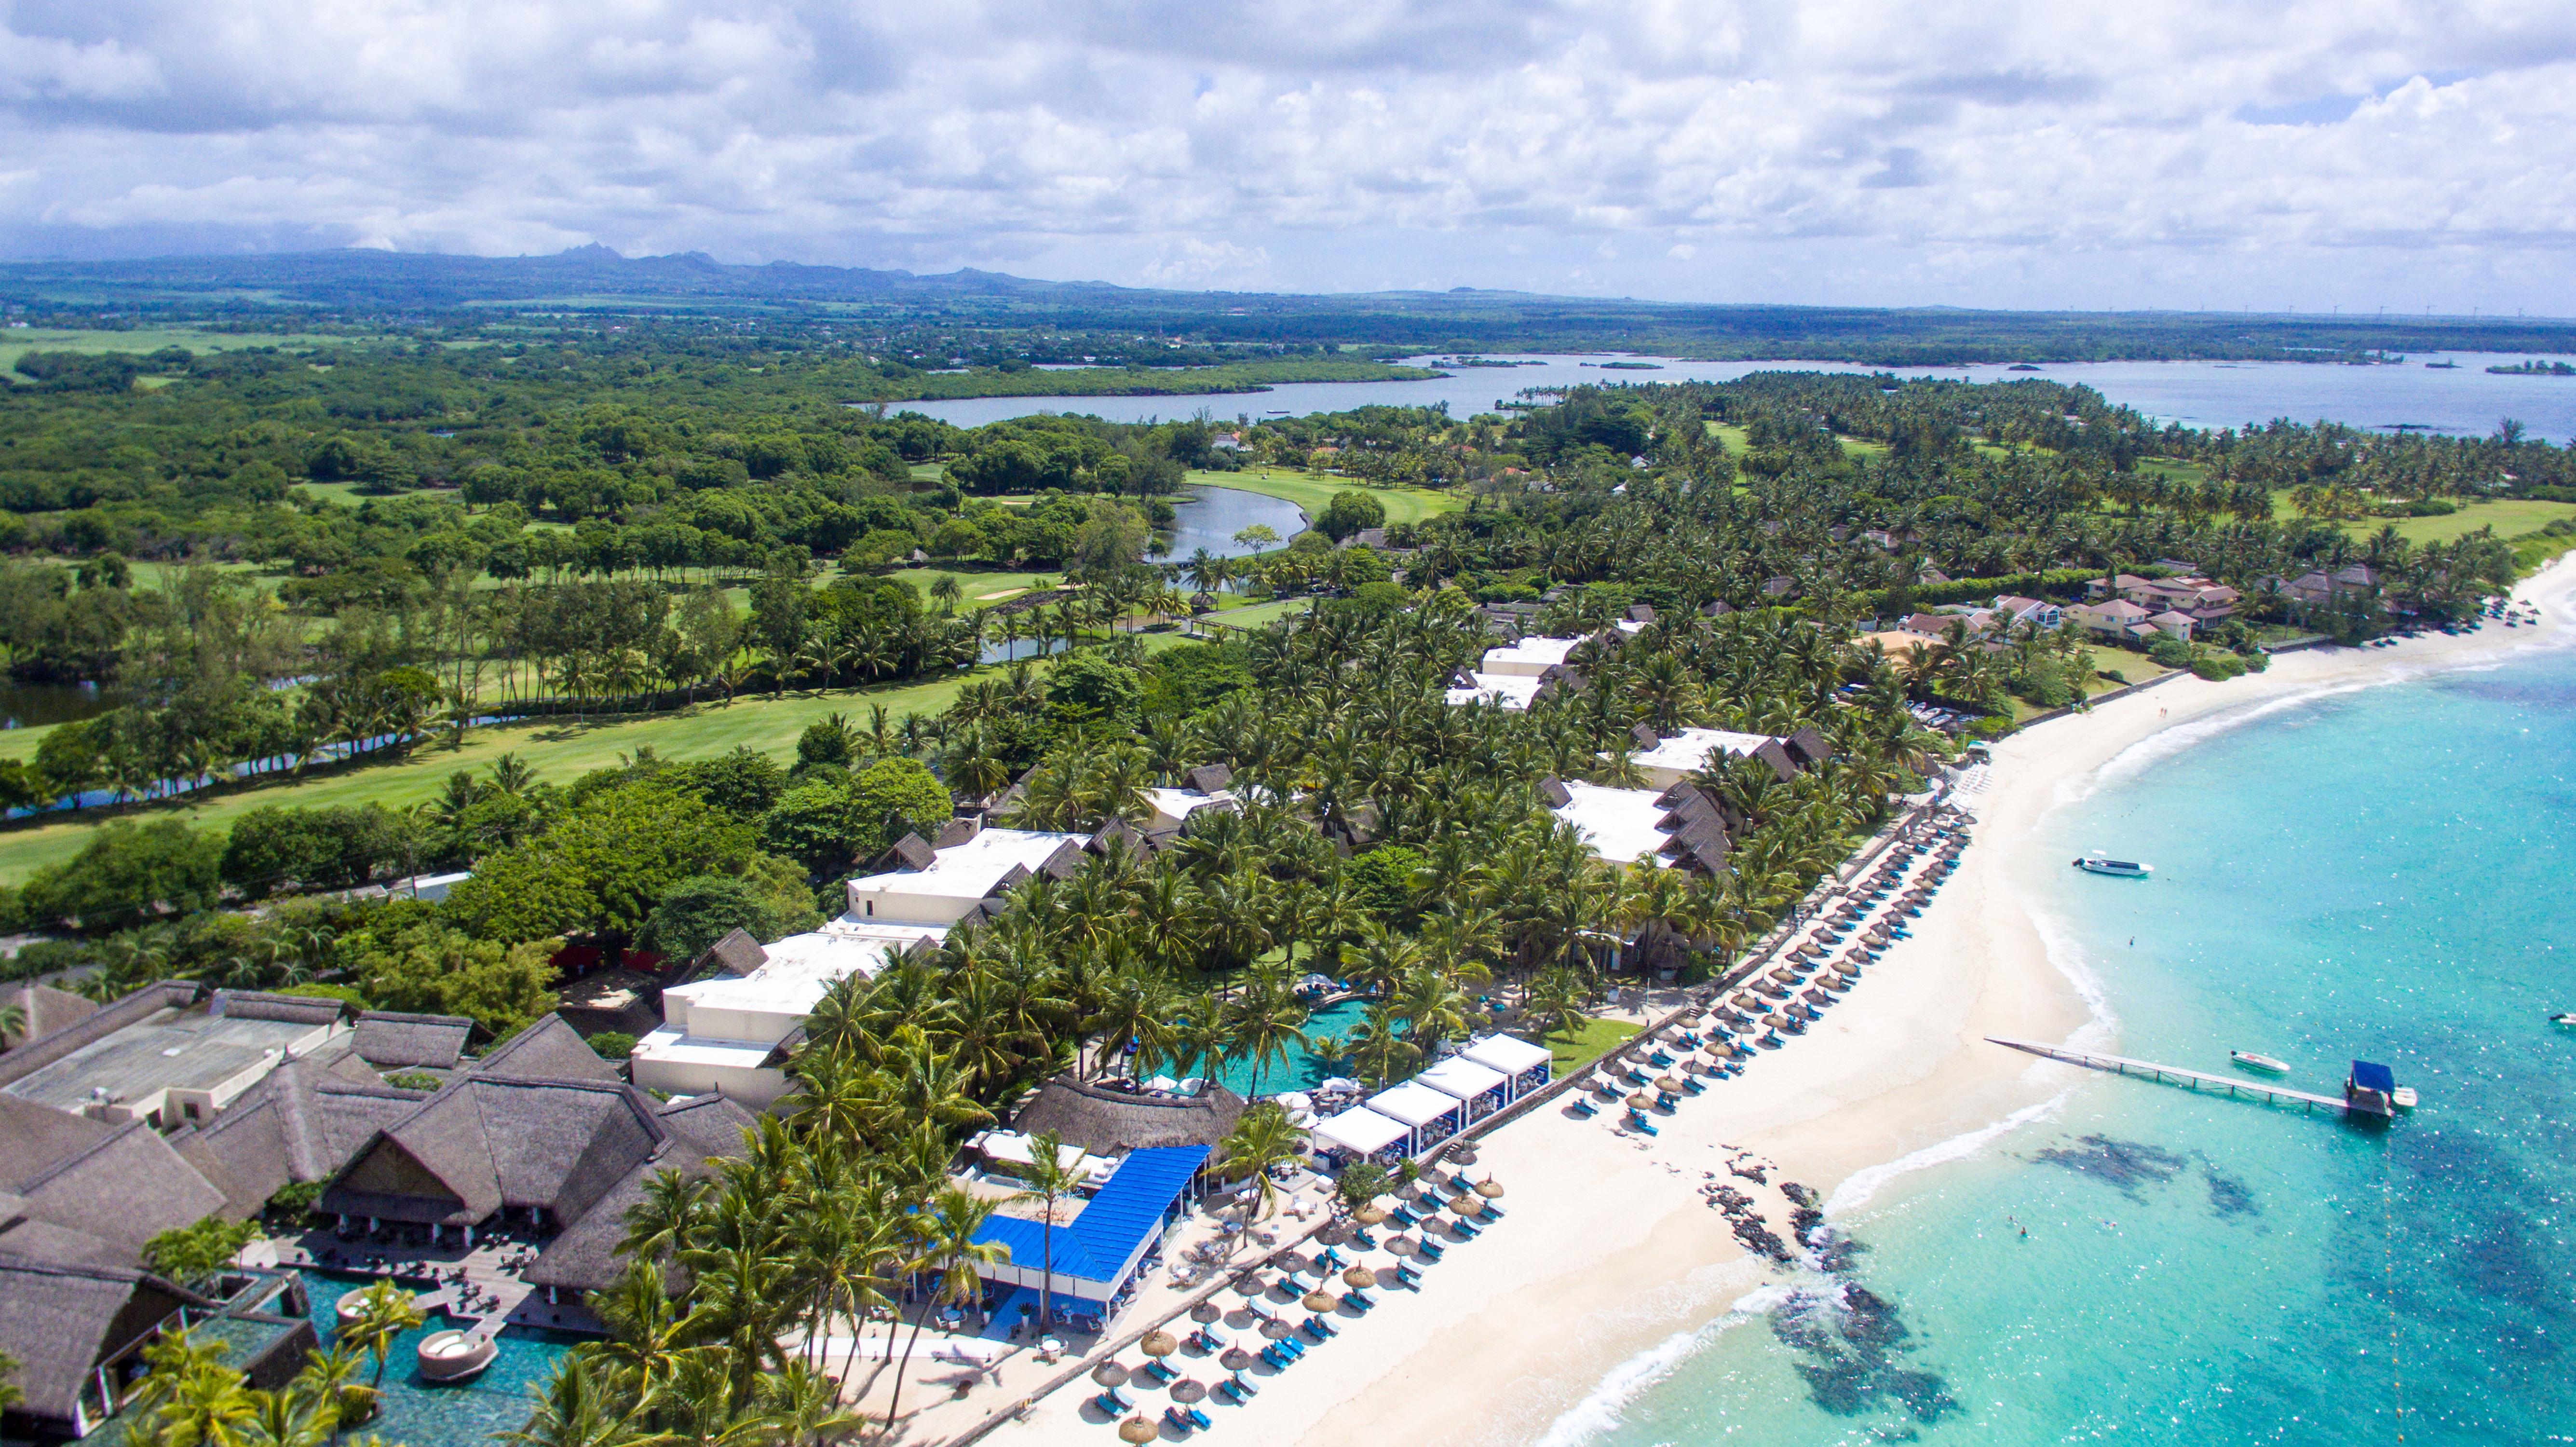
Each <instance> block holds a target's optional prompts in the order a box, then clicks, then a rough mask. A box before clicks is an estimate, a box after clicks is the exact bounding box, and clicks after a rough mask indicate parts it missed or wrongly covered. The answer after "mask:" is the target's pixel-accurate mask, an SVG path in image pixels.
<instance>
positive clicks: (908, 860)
mask: <svg viewBox="0 0 2576 1447" xmlns="http://www.w3.org/2000/svg"><path fill="white" fill-rule="evenodd" d="M890 852H891V853H892V854H893V855H894V857H895V858H897V859H899V860H901V861H903V867H904V868H906V869H928V868H929V867H930V864H931V861H932V860H935V859H937V858H938V857H939V851H938V850H936V849H933V848H931V847H930V841H929V840H927V839H924V838H922V837H921V836H920V835H918V834H906V835H904V836H903V837H902V838H901V839H898V840H896V841H895V842H894V848H893V849H892V850H891V851H890Z"/></svg>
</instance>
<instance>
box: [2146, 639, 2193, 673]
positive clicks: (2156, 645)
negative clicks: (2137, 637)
mask: <svg viewBox="0 0 2576 1447" xmlns="http://www.w3.org/2000/svg"><path fill="white" fill-rule="evenodd" d="M2147 657H2149V658H2151V659H2154V660H2155V662H2156V664H2157V665H2158V666H2159V667H2163V668H2189V667H2191V645H2190V644H2188V643H2185V642H2183V641H2182V640H2181V639H2179V638H2159V639H2157V640H2156V641H2155V642H2153V643H2150V644H2148V645H2147Z"/></svg>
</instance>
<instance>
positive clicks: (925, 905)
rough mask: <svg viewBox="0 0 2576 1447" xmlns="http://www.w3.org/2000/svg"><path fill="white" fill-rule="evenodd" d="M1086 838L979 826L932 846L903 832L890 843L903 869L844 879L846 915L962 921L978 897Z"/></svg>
mask: <svg viewBox="0 0 2576 1447" xmlns="http://www.w3.org/2000/svg"><path fill="white" fill-rule="evenodd" d="M1088 837H1089V836H1087V835H1082V834H1046V833H1039V832H1036V831H1034V830H1028V829H979V830H977V831H975V833H974V834H973V836H972V837H970V838H967V839H965V840H963V841H962V842H960V843H957V844H952V845H950V846H948V847H946V848H943V849H937V850H934V849H932V848H931V847H930V846H929V845H927V844H924V843H922V842H921V840H920V839H919V838H917V837H913V836H906V839H905V842H904V843H901V844H897V845H896V846H895V849H896V852H897V853H898V854H901V855H902V856H903V858H904V861H905V864H906V867H905V868H902V869H897V870H892V871H889V872H887V873H884V874H871V875H867V876H865V877H864V878H860V879H853V880H851V881H850V913H849V914H848V915H847V916H846V918H849V919H852V920H856V921H878V922H884V923H891V924H923V925H938V926H941V927H943V928H944V927H946V926H948V925H952V924H955V923H957V922H958V921H959V920H961V919H964V918H965V917H966V912H967V911H968V910H971V909H973V908H974V907H975V905H976V903H977V902H978V901H980V900H982V899H984V898H985V897H986V896H988V895H991V894H993V893H995V892H996V891H999V890H1002V889H1007V888H1009V887H1010V886H1011V885H1014V884H1017V883H1019V882H1020V881H1021V880H1023V879H1026V878H1028V877H1029V876H1030V875H1032V874H1035V873H1037V872H1038V871H1039V870H1040V869H1043V868H1045V867H1047V866H1048V865H1049V864H1051V863H1053V862H1054V861H1055V860H1056V858H1057V856H1059V855H1062V856H1065V857H1067V858H1068V859H1070V858H1072V857H1076V856H1079V855H1080V854H1081V853H1082V846H1083V844H1084V842H1085V841H1086V840H1087V839H1088ZM907 846H909V847H907Z"/></svg>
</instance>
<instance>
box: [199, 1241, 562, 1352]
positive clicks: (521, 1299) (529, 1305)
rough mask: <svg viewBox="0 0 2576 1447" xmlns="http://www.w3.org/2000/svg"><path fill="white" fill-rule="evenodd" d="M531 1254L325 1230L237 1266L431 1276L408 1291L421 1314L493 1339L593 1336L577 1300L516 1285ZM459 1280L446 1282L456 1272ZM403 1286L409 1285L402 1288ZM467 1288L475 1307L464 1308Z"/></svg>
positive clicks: (504, 1247) (265, 1244)
mask: <svg viewBox="0 0 2576 1447" xmlns="http://www.w3.org/2000/svg"><path fill="white" fill-rule="evenodd" d="M535 1256H536V1248H535V1247H533V1246H530V1245H528V1244H527V1243H526V1242H523V1241H513V1240H508V1239H503V1240H498V1241H489V1242H485V1243H481V1244H478V1245H476V1246H475V1247H474V1249H472V1250H470V1251H468V1250H466V1249H464V1248H463V1247H461V1246H453V1245H451V1246H403V1245H384V1244H379V1243H376V1242H371V1241H365V1240H360V1241H342V1240H340V1239H338V1238H337V1237H336V1236H335V1235H333V1233H332V1232H331V1231H330V1230H329V1229H327V1228H317V1229H315V1230H311V1231H307V1232H304V1233H302V1234H301V1235H296V1236H272V1237H269V1238H268V1239H266V1240H264V1241H259V1242H255V1243H253V1244H252V1246H251V1247H250V1249H249V1250H248V1251H246V1252H244V1253H243V1255H242V1262H243V1264H245V1265H249V1266H281V1267H299V1268H309V1269H311V1270H315V1271H327V1272H332V1273H335V1274H338V1275H346V1276H364V1277H375V1278H378V1279H385V1280H391V1279H393V1278H395V1277H397V1276H401V1277H411V1276H416V1275H421V1274H431V1275H435V1276H436V1277H437V1278H438V1285H437V1286H436V1287H435V1288H433V1289H431V1290H427V1291H422V1290H418V1289H416V1288H415V1289H414V1290H413V1292H412V1300H413V1302H414V1303H415V1304H416V1305H418V1306H419V1307H420V1309H421V1311H422V1312H423V1313H424V1314H426V1313H429V1312H433V1311H444V1312H446V1313H447V1315H448V1316H449V1317H450V1318H452V1319H454V1320H455V1321H457V1322H458V1323H460V1324H461V1325H463V1326H464V1327H465V1328H466V1329H468V1330H472V1331H480V1332H486V1333H488V1332H494V1331H498V1330H500V1329H501V1328H502V1327H504V1326H531V1327H545V1328H547V1329H549V1330H553V1331H576V1332H594V1333H596V1332H599V1331H601V1330H602V1328H601V1326H600V1324H599V1322H598V1321H597V1319H595V1318H594V1317H592V1316H591V1314H590V1312H589V1311H588V1310H587V1309H586V1308H584V1307H583V1306H582V1304H581V1303H580V1302H579V1301H576V1300H565V1301H562V1302H552V1303H550V1302H548V1301H547V1300H546V1295H545V1292H544V1291H543V1290H542V1289H540V1288H538V1287H535V1286H531V1285H529V1284H528V1283H527V1282H525V1281H522V1280H520V1279H519V1276H518V1270H519V1269H520V1268H519V1266H518V1265H516V1264H514V1263H517V1262H520V1261H522V1260H534V1259H535ZM460 1267H461V1268H462V1269H463V1270H464V1273H465V1275H464V1280H463V1282H462V1283H458V1282H456V1281H454V1280H453V1279H452V1277H453V1273H455V1272H456V1271H457V1270H458V1269H459V1268H460ZM406 1284H408V1283H406ZM460 1287H462V1288H469V1289H470V1292H471V1295H472V1296H473V1297H474V1303H475V1304H474V1305H472V1306H467V1305H466V1304H465V1298H466V1296H467V1294H468V1292H467V1291H466V1290H461V1289H460Z"/></svg>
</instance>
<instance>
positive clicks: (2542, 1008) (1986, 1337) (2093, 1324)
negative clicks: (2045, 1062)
mask: <svg viewBox="0 0 2576 1447" xmlns="http://www.w3.org/2000/svg"><path fill="white" fill-rule="evenodd" d="M2040 831H2041V834H2042V836H2043V838H2044V840H2045V842H2046V844H2047V847H2045V848H2041V849H2039V850H2037V851H2035V853H2036V855H2037V856H2038V857H2039V858H2040V859H2041V860H2042V861H2047V862H2046V863H2044V864H2034V865H2033V866H2032V868H2033V869H2034V870H2041V871H2044V872H2039V873H2037V874H2035V876H2034V877H2032V878H2029V879H2025V880H2021V881H2019V883H2020V884H2021V885H2023V886H2024V887H2025V888H2026V889H2027V891H2028V893H2029V896H2030V897H2031V898H2032V899H2033V901H2034V902H2035V903H2036V904H2037V906H2038V909H2039V912H2040V913H2041V915H2042V919H2043V926H2044V929H2043V933H2044V934H2045V935H2046V936H2047V937H2048V939H2049V943H2050V947H2051V952H2052V954H2053V955H2054V956H2055V957H2056V958H2057V960H2058V961H2059V963H2060V965H2061V966H2062V967H2063V968H2065V969H2067V970H2068V972H2069V973H2070V975H2072V976H2073V977H2075V978H2076V979H2077V980H2078V982H2079V984H2080V985H2081V986H2082V987H2083V989H2084V990H2085V992H2086V993H2087V994H2088V996H2090V997H2091V998H2092V999H2093V1001H2094V1009H2095V1012H2096V1020H2095V1022H2094V1024H2093V1025H2091V1026H2089V1027H2087V1032H2086V1033H2087V1036H2088V1037H2089V1043H2094V1044H2096V1045H2097V1046H2101V1047H2104V1048H2111V1049H2115V1050H2117V1051H2118V1052H2119V1053H2122V1054H2127V1055H2133V1056H2141V1057H2144V1058H2148V1059H2152V1060H2158V1061H2163V1062H2167V1063H2171V1064H2178V1065H2186V1066H2190V1067H2193V1068H2197V1069H2202V1070H2208V1071H2213V1072H2218V1073H2226V1072H2227V1071H2229V1069H2230V1064H2229V1060H2228V1052H2229V1050H2231V1049H2248V1050H2256V1051H2261V1052H2264V1053H2267V1054H2271V1055H2275V1056H2278V1057H2280V1058H2281V1059H2283V1060H2285V1061H2287V1062H2288V1063H2289V1064H2290V1065H2291V1067H2292V1069H2291V1073H2290V1075H2289V1077H2288V1083H2289V1084H2292V1085H2295V1086H2300V1087H2304V1088H2306V1089H2309V1090H2312V1091H2316V1092H2319V1093H2323V1094H2337V1093H2339V1090H2340V1086H2341V1082H2342V1081H2343V1079H2344V1076H2345V1073H2346V1072H2347V1070H2348V1069H2349V1067H2350V1063H2351V1061H2352V1059H2353V1058H2354V1057H2357V1056H2358V1057H2362V1058H2366V1059H2371V1060H2378V1061H2384V1062H2386V1063H2388V1064H2390V1065H2392V1066H2394V1067H2395V1068H2396V1072H2397V1076H2398V1079H2399V1080H2400V1082H2401V1083H2407V1084H2412V1085H2414V1086H2416V1087H2417V1088H2418V1089H2419V1090H2420V1091H2421V1093H2422V1097H2423V1104H2422V1106H2421V1108H2420V1109H2419V1110H2417V1111H2416V1112H2415V1113H2414V1115H2413V1116H2412V1117H2411V1118H2407V1119H2403V1120H2401V1121H2399V1122H2398V1123H2397V1124H2396V1125H2395V1126H2394V1127H2393V1128H2390V1129H2387V1130H2384V1131H2367V1130H2363V1129H2359V1128H2356V1127H2352V1126H2348V1125H2346V1124H2344V1123H2343V1122H2342V1121H2341V1120H2339V1119H2336V1118H2330V1117H2328V1116H2326V1115H2325V1114H2322V1113H2320V1114H2316V1115H2302V1114H2300V1113H2298V1112H2297V1111H2295V1110H2283V1109H2278V1108H2267V1107H2264V1106H2260V1105H2253V1104H2247V1103H2244V1102H2241V1101H2229V1100H2226V1099H2218V1098H2210V1097H2206V1096H2195V1095H2193V1094H2191V1093H2189V1092H2186V1091H2184V1090H2181V1089H2177V1088H2172V1087H2165V1086H2158V1085H2153V1084H2149V1083H2146V1082H2142V1081H2138V1080H2126V1079H2118V1078H2113V1077H2108V1076H2098V1075H2092V1074H2090V1073H2087V1074H2085V1075H2084V1076H2083V1077H2082V1078H2081V1079H2079V1080H2077V1081H2076V1082H2075V1083H2073V1084H2072V1085H2071V1086H2070V1087H2069V1088H2068V1089H2067V1090H2066V1092H2065V1093H2064V1094H2062V1095H2061V1096H2060V1097H2059V1098H2058V1099H2056V1100H2055V1101H2053V1102H2051V1103H2050V1104H2049V1105H2047V1106H2044V1107H2040V1108H2037V1109H2035V1110H2034V1111H2031V1112H2027V1113H2025V1114H2026V1116H2027V1117H2028V1118H2027V1119H2023V1120H2021V1121H2018V1122H2016V1123H2012V1124H2010V1125H2008V1126H1999V1127H1998V1128H1997V1129H1995V1130H1992V1131H1990V1132H1987V1133H1984V1134H1983V1135H1982V1136H1980V1137H1977V1138H1971V1139H1962V1140H1960V1141H1957V1142H1953V1143H1951V1144H1950V1146H1948V1147H1947V1148H1943V1149H1938V1150H1935V1151H1931V1152H1926V1153H1925V1154H1924V1157H1921V1158H1917V1160H1916V1161H1915V1162H1909V1163H1908V1165H1909V1166H1912V1167H1914V1168H1911V1169H1905V1170H1902V1171H1881V1172H1877V1173H1871V1174H1869V1175H1866V1176H1865V1177H1864V1178H1862V1179H1861V1180H1858V1181H1856V1182H1854V1183H1853V1184H1851V1185H1847V1186H1846V1187H1845V1188H1844V1190H1843V1191H1842V1192H1841V1193H1840V1195H1839V1197H1838V1199H1837V1200H1836V1201H1835V1202H1834V1203H1833V1205H1832V1208H1831V1210H1830V1211H1829V1216H1830V1217H1831V1219H1832V1220H1833V1221H1834V1223H1835V1235H1834V1239H1833V1241H1832V1244H1831V1245H1830V1246H1829V1247H1828V1249H1827V1250H1826V1251H1824V1252H1823V1253H1822V1254H1821V1256H1820V1257H1819V1260H1818V1262H1817V1264H1816V1267H1815V1269H1812V1270H1809V1271H1806V1272H1804V1273H1802V1274H1801V1278H1800V1279H1799V1280H1798V1281H1796V1282H1795V1283H1793V1284H1791V1285H1788V1286H1786V1287H1783V1288H1779V1289H1773V1290H1766V1291H1764V1292H1762V1293H1759V1294H1757V1295H1756V1296H1754V1297H1749V1298H1747V1299H1746V1300H1745V1301H1744V1302H1741V1303H1738V1304H1737V1307H1736V1309H1734V1310H1733V1311H1730V1312H1728V1313H1727V1314H1726V1315H1724V1316H1723V1317H1721V1318H1720V1319H1718V1320H1715V1321H1712V1322H1710V1323H1708V1324H1707V1325H1706V1326H1705V1327H1704V1328H1703V1329H1701V1330H1699V1331H1697V1332H1694V1333H1690V1334H1686V1335H1684V1336H1681V1337H1676V1338H1674V1339H1673V1340H1671V1341H1669V1342H1666V1343H1664V1344H1663V1345H1662V1346H1661V1347H1659V1348H1657V1349H1656V1350H1655V1351H1653V1352H1650V1353H1648V1354H1646V1355H1645V1356H1642V1357H1640V1358H1638V1359H1637V1360H1636V1361H1634V1362H1631V1363H1629V1364H1628V1365H1627V1366H1626V1367H1625V1368H1623V1369H1622V1370H1621V1371H1620V1372H1619V1373H1618V1374H1616V1375H1615V1376H1614V1377H1613V1378H1612V1380H1611V1381H1609V1382H1607V1383H1605V1384H1603V1386H1602V1388H1601V1389H1600V1390H1599V1391H1598V1392H1596V1393H1595V1394H1594V1396H1593V1398H1592V1399H1591V1400H1589V1401H1587V1402H1586V1403H1584V1404H1583V1405H1582V1406H1581V1407H1579V1408H1577V1409H1576V1410H1574V1411H1573V1412H1571V1413H1569V1414H1567V1416H1565V1417H1564V1418H1562V1419H1560V1420H1559V1421H1558V1422H1557V1423H1556V1424H1555V1427H1554V1429H1553V1430H1552V1431H1551V1432H1550V1433H1549V1441H1550V1443H1551V1447H1570V1444H1578V1443H1583V1444H1603V1447H1647V1444H1662V1443H1672V1444H1691V1443H1703V1442H1729V1441H1740V1442H1759V1443H1764V1444H1781V1447H1809V1444H1816V1447H1823V1444H1843V1443H1851V1444H1861V1443H1877V1442H1895V1441H1904V1442H1923V1443H1929V1444H1940V1443H1944V1442H1949V1443H1959V1444H1969V1443H1974V1444H1980V1447H2025V1444H2028V1447H2036V1444H2041V1443H2065V1442H2086V1441H2121V1442H2136V1443H2157V1444H2163V1443H2172V1444H2192V1447H2212V1444H2228V1443H2353V1442H2372V1443H2393V1442H2398V1441H2404V1442H2408V1443H2462V1444H2466V1443H2479V1444H2489V1443H2525V1442H2565V1441H2576V1254H2571V1252H2570V1249H2569V1248H2570V1237H2571V1234H2576V1232H2571V1230H2570V1218H2571V1215H2576V1139H2571V1135H2570V1120H2571V1116H2576V1031H2566V1030H2561V1029H2558V1028H2556V1027H2554V1026H2552V1025H2551V1024H2549V1023H2548V1020H2547V1017H2548V1016H2549V1015H2551V1014H2553V1013H2556V1012H2557V1011H2560V1010H2567V1009H2576V971H2571V968H2570V965H2571V962H2576V888H2571V884H2576V652H2552V653H2542V654H2534V655H2526V656H2524V657H2523V658H2521V659H2519V660H2514V661H2509V662H2507V663H2505V664H2503V665H2501V666H2498V667H2494V668H2490V669H2486V670H2483V671H2464V672H2454V673H2447V674H2438V675H2428V676H2424V677H2420V678H2416V679H2412V680H2408V681H2403V682H2397V683H2391V684H2386V685H2382V686H2379V687H2374V688H2368V689H2361V690H2356V691H2350V692H2343V693H2338V694H2332V695H2327V696H2320V697H2313V698H2307V699H2285V700H2280V701H2277V702H2275V703H2273V704H2270V705H2266V706H2264V707H2263V708H2261V709H2260V710H2258V711H2255V716H2253V717H2250V718H2237V719H2233V720H2230V719H2225V718H2222V719H2218V720H2213V721H2210V722H2207V723H2203V724H2198V725H2194V726H2190V727H2187V728H2184V729H2177V730H2174V731H2172V732H2170V733H2168V734H2166V735H2163V736H2160V737H2159V738H2156V739H2153V740H2150V741H2148V742H2147V743H2146V744H2143V745H2141V746H2139V747H2138V748H2137V749H2134V750H2132V751H2131V752H2130V753H2128V754H2126V755H2124V756H2122V758H2120V759H2119V760H2116V761H2114V763H2113V764H2112V765H2111V766H2109V767H2107V768H2106V769H2104V770H2103V771H2102V772H2101V773H2100V774H2099V775H2098V776H2096V777H2095V778H2094V779H2092V780H2090V781H2088V782H2087V783H2086V784H2085V785H2084V786H2083V788H2082V789H2081V790H2079V791H2078V792H2077V794H2076V796H2075V797H2073V798H2071V799H2066V800H2065V801H2064V802H2062V803H2061V804H2060V806H2059V807H2057V808H2056V809H2054V810H2053V811H2052V812H2051V813H2049V814H2048V815H2047V816H2045V817H2044V819H2043V821H2042V823H2041V825H2040ZM2095 847H2099V848H2104V849H2109V850H2113V851H2116V852H2119V853H2122V854H2125V855H2127V856H2128V857H2131V858H2143V859H2146V860H2148V861H2150V862H2152V863H2153V864H2154V865H2155V867H2156V875H2155V878H2154V879H2153V880H2151V881H2146V882H2138V881H2124V880H2113V879H2103V878H2098V877H2095V876H2091V875H2084V874H2080V873H2078V872H2076V871H2074V870H2072V869H2069V868H2067V867H2065V865H2064V864H2063V862H2062V861H2064V860H2068V859H2072V858H2073V857H2074V856H2075V855H2076V854H2078V853H2080V852H2083V851H2084V850H2085V849H2088V848H2095ZM2113 1041H2116V1042H2117V1043H2116V1044H2113V1043H2112V1042H2113ZM1873 1182H1874V1183H1875V1184H1874V1185H1873V1184H1872V1183H1873ZM2025 1231H2026V1232H2027V1234H2026V1235H2025V1234H2024V1232H2025Z"/></svg>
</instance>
